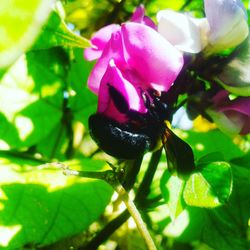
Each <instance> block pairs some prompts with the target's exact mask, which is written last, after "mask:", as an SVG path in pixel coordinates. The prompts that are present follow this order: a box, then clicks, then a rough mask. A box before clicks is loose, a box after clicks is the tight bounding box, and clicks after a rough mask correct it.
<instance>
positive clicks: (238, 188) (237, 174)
mask: <svg viewBox="0 0 250 250" xmlns="http://www.w3.org/2000/svg"><path fill="white" fill-rule="evenodd" d="M247 157H248V159H249V156H247ZM243 158H245V157H242V160H243V161H244V159H243ZM232 172H233V179H234V188H233V192H232V195H231V196H230V199H229V202H228V203H227V204H225V205H224V206H221V207H218V208H216V209H213V210H207V211H206V216H205V217H204V221H205V227H204V228H203V230H202V240H203V241H204V242H205V243H206V244H208V245H209V246H211V247H213V248H214V249H227V250H235V249H237V250H245V249H249V241H247V231H248V227H249V226H248V221H249V217H250V209H249V204H250V196H249V190H250V169H249V162H248V166H246V167H244V166H240V165H232Z"/></svg>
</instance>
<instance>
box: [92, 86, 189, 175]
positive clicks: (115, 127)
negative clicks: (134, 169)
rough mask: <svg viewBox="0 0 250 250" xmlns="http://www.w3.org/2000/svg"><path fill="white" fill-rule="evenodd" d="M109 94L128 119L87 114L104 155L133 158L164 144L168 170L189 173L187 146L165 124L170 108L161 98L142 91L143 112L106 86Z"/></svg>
mask: <svg viewBox="0 0 250 250" xmlns="http://www.w3.org/2000/svg"><path fill="white" fill-rule="evenodd" d="M108 87H109V94H110V97H111V99H112V100H113V102H114V105H115V107H116V108H117V110H118V111H119V112H121V113H122V114H124V115H126V117H127V118H128V121H127V122H125V123H119V122H117V121H115V120H113V119H111V118H109V117H107V116H105V115H104V114H102V113H96V114H93V115H91V116H90V117H89V130H90V135H91V137H92V138H93V139H94V140H95V142H96V143H97V145H98V146H99V147H100V148H101V149H102V150H103V151H104V152H106V153H107V154H109V155H111V156H114V157H116V158H119V159H136V158H138V157H140V156H142V155H143V154H145V153H146V152H148V151H153V150H155V149H156V148H158V147H159V145H163V147H164V149H165V151H166V155H167V160H168V165H169V168H170V169H177V171H180V172H183V173H185V172H189V171H190V170H193V167H194V157H193V152H192V149H191V148H190V146H189V145H188V144H187V143H185V142H184V141H183V140H181V139H180V138H179V137H178V136H176V135H175V134H174V133H173V132H172V131H171V130H170V129H169V128H168V126H167V122H166V121H167V120H168V118H169V117H170V115H171V108H169V106H168V105H167V104H166V103H164V102H161V100H160V95H159V94H158V93H156V92H147V94H146V93H145V92H142V98H143V100H144V104H145V107H146V108H147V112H146V113H140V112H138V111H134V110H131V109H130V108H129V106H128V103H127V101H126V99H125V98H124V97H123V95H122V94H121V93H120V92H119V91H118V90H117V89H116V88H114V87H113V86H111V85H109V84H108Z"/></svg>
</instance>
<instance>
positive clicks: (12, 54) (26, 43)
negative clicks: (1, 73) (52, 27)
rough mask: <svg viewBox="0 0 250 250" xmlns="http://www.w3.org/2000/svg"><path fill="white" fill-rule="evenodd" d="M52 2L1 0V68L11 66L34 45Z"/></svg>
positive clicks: (48, 0)
mask: <svg viewBox="0 0 250 250" xmlns="http://www.w3.org/2000/svg"><path fill="white" fill-rule="evenodd" d="M52 2H53V1H51V0H34V1H31V2H30V1H29V2H28V1H27V2H25V3H24V2H22V1H18V0H14V1H8V0H2V1H1V12H0V30H1V42H0V68H4V67H7V66H9V65H10V64H11V63H12V62H14V60H16V59H17V57H18V56H20V55H21V54H22V53H23V52H24V51H25V50H26V49H27V48H29V47H30V46H31V45H32V43H33V42H34V40H35V38H36V37H37V35H38V34H39V31H40V29H41V27H42V25H43V24H44V23H45V22H46V20H47V18H48V16H49V13H50V10H51V3H52Z"/></svg>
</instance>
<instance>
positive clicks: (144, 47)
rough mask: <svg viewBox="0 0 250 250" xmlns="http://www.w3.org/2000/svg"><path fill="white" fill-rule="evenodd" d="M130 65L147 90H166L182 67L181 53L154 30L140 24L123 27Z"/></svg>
mask: <svg viewBox="0 0 250 250" xmlns="http://www.w3.org/2000/svg"><path fill="white" fill-rule="evenodd" d="M121 30H122V37H123V42H124V47H125V49H126V59H127V63H128V64H129V65H130V67H132V68H133V69H135V70H136V71H137V72H138V74H139V75H140V77H141V78H142V79H144V81H145V83H146V84H147V85H148V88H154V89H155V90H159V91H167V90H168V89H169V88H170V86H171V84H172V83H173V82H174V80H175V79H176V77H177V75H178V74H179V72H180V70H181V68H182V66H183V56H182V54H181V53H180V52H179V51H178V50H177V49H176V48H175V47H174V46H172V45H171V44H170V43H169V42H168V41H167V40H166V39H164V38H163V37H162V36H161V35H160V34H159V33H158V32H156V31H155V30H153V29H151V28H149V27H147V26H145V25H143V24H139V23H132V22H131V23H125V24H123V25H122V29H121Z"/></svg>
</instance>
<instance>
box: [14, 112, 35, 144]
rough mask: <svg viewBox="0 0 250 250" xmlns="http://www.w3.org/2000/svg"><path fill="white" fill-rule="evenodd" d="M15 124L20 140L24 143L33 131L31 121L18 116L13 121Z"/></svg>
mask: <svg viewBox="0 0 250 250" xmlns="http://www.w3.org/2000/svg"><path fill="white" fill-rule="evenodd" d="M15 124H16V127H17V128H18V129H19V132H20V133H19V135H20V139H21V140H22V141H25V140H26V139H27V138H28V136H29V135H30V134H31V133H32V131H33V129H34V125H33V123H32V120H31V119H30V118H28V117H25V116H21V115H18V116H17V117H16V119H15Z"/></svg>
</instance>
